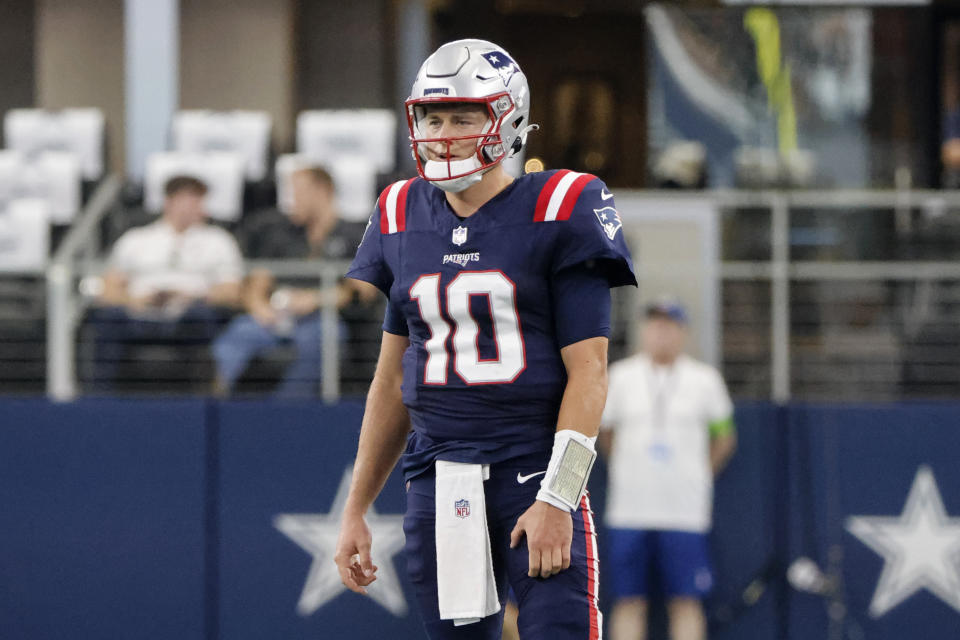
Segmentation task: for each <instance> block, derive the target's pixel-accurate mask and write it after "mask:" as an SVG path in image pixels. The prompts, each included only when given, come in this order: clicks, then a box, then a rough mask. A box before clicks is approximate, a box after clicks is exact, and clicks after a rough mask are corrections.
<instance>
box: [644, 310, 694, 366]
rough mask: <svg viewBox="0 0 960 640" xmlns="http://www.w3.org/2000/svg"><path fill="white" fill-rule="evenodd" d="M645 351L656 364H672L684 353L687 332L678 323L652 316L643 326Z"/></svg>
mask: <svg viewBox="0 0 960 640" xmlns="http://www.w3.org/2000/svg"><path fill="white" fill-rule="evenodd" d="M642 341H643V350H644V352H645V353H646V354H647V355H648V356H650V357H651V358H652V359H653V360H654V361H655V362H661V363H667V362H672V361H673V360H675V359H676V358H677V356H679V355H680V354H681V353H683V349H684V347H685V346H686V341H687V331H686V329H684V328H683V326H682V325H680V324H678V323H677V322H675V321H673V320H671V319H669V318H666V317H661V316H652V317H650V318H649V319H648V320H647V321H646V323H644V325H643V338H642Z"/></svg>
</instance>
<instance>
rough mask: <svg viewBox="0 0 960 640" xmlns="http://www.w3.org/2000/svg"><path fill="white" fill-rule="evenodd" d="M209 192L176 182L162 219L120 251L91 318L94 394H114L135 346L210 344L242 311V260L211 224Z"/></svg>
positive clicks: (188, 180)
mask: <svg viewBox="0 0 960 640" xmlns="http://www.w3.org/2000/svg"><path fill="white" fill-rule="evenodd" d="M206 194H207V186H206V184H204V183H203V182H202V181H200V180H198V179H197V178H195V177H192V176H176V177H173V178H171V179H170V180H168V181H167V183H166V185H165V186H164V203H163V213H162V214H161V216H160V218H159V219H158V220H157V221H156V222H153V223H151V224H148V225H145V226H142V227H136V228H133V229H130V230H128V231H127V232H125V233H124V234H123V235H122V236H120V238H119V239H118V240H117V242H116V244H115V245H114V246H113V249H112V250H111V252H110V258H109V262H108V268H107V271H106V272H105V273H104V275H103V292H102V293H101V295H100V298H99V300H98V301H97V306H96V307H95V308H94V309H93V310H92V311H91V313H90V324H91V326H92V327H93V329H94V340H95V343H96V358H95V371H94V378H95V380H94V388H95V389H97V390H101V391H110V390H113V385H114V383H115V381H116V377H117V367H118V363H119V362H121V361H122V360H123V359H124V357H125V351H126V347H127V346H128V345H129V344H133V343H175V344H205V343H209V342H210V341H211V340H212V339H213V337H214V336H215V335H216V334H217V332H218V331H219V329H220V328H221V327H222V325H223V323H224V322H225V321H226V319H228V317H229V316H230V315H231V314H232V313H233V312H234V311H235V310H236V309H237V308H238V307H239V306H240V283H241V280H242V279H243V258H242V256H241V255H240V249H239V247H238V246H237V242H236V240H234V238H233V236H232V235H231V234H230V233H229V232H227V231H226V230H224V229H221V228H219V227H215V226H213V225H210V224H207V222H206V218H207V214H206V207H205V205H204V198H205V197H206ZM185 374H186V371H185Z"/></svg>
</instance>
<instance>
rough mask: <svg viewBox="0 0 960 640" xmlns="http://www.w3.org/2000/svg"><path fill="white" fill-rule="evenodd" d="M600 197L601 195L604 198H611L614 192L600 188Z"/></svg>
mask: <svg viewBox="0 0 960 640" xmlns="http://www.w3.org/2000/svg"><path fill="white" fill-rule="evenodd" d="M600 197H601V198H602V199H604V200H609V199H610V198H612V197H613V194H612V193H610V192H609V191H607V190H606V189H601V190H600Z"/></svg>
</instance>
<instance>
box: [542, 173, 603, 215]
mask: <svg viewBox="0 0 960 640" xmlns="http://www.w3.org/2000/svg"><path fill="white" fill-rule="evenodd" d="M596 177H597V176H595V175H592V174H589V173H577V172H576V171H570V170H569V169H561V170H560V171H557V172H556V173H555V174H553V175H552V176H550V179H549V180H547V183H546V184H545V185H543V188H542V189H541V190H540V197H539V198H537V208H536V210H535V212H534V214H533V220H534V222H553V221H555V220H567V219H569V218H570V214H571V213H573V207H574V205H576V204H577V198H579V197H580V193H581V192H582V191H583V188H584V187H586V186H587V183H589V182H590V181H591V180H594V179H596Z"/></svg>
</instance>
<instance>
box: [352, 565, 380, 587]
mask: <svg viewBox="0 0 960 640" xmlns="http://www.w3.org/2000/svg"><path fill="white" fill-rule="evenodd" d="M350 570H351V572H352V575H353V579H354V581H355V582H356V583H357V584H358V585H360V586H361V587H365V586H367V585H369V584H370V583H371V582H373V581H374V580H376V579H377V575H376V574H377V566H376V565H374V567H373V571H372V572H371V573H370V574H369V575H368V574H367V572H366V571H365V570H364V568H363V567H361V566H360V565H359V564H354V565H353V566H352V567H351V568H350Z"/></svg>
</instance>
